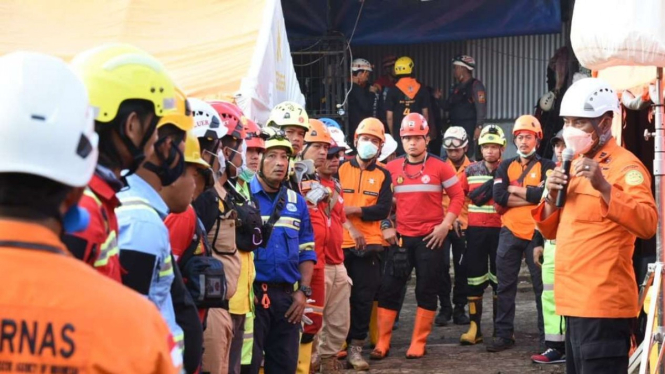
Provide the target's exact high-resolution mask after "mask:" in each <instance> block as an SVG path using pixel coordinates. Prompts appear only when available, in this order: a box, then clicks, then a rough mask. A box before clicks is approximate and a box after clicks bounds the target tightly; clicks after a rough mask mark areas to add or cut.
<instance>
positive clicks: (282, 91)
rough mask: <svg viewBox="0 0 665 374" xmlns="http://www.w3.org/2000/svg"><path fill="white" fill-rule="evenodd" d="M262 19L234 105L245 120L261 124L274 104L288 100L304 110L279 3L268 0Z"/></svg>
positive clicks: (264, 121)
mask: <svg viewBox="0 0 665 374" xmlns="http://www.w3.org/2000/svg"><path fill="white" fill-rule="evenodd" d="M262 18H263V21H262V25H263V27H262V29H261V30H260V31H259V35H258V40H257V42H256V48H255V50H254V55H253V57H252V63H251V65H250V68H249V72H248V73H247V75H246V76H245V77H244V78H243V79H242V81H241V83H240V91H239V92H238V94H237V95H236V103H237V104H238V106H240V108H242V110H243V112H244V113H245V115H246V116H247V117H249V118H252V119H253V120H254V121H256V122H257V123H260V124H265V123H266V121H267V120H268V116H269V114H270V110H271V109H272V108H273V107H274V106H275V105H277V104H279V103H281V102H282V101H287V100H288V101H295V102H297V103H299V104H300V105H302V106H303V107H304V106H305V97H304V96H303V94H302V93H301V92H300V86H299V84H298V78H297V77H296V73H295V71H294V70H293V61H292V59H291V50H290V48H289V42H288V39H287V36H286V26H285V25H284V15H283V14H282V5H281V2H280V1H278V0H268V1H267V2H266V6H265V8H264V9H263V16H262Z"/></svg>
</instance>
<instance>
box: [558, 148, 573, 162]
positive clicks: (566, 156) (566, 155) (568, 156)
mask: <svg viewBox="0 0 665 374" xmlns="http://www.w3.org/2000/svg"><path fill="white" fill-rule="evenodd" d="M574 157H575V151H573V149H572V148H566V149H564V150H563V152H562V153H561V158H562V159H563V161H573V158H574Z"/></svg>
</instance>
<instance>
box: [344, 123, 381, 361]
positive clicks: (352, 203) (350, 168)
mask: <svg viewBox="0 0 665 374" xmlns="http://www.w3.org/2000/svg"><path fill="white" fill-rule="evenodd" d="M384 142H385V130H384V128H383V124H382V123H381V121H379V120H378V119H376V118H372V117H370V118H365V119H364V120H362V121H361V122H360V124H358V129H356V134H355V142H354V144H355V147H356V149H357V150H358V154H357V155H356V157H355V158H353V159H351V160H350V161H347V162H345V163H343V164H342V165H341V166H340V167H339V179H340V182H341V183H342V190H343V191H344V199H345V201H344V211H345V213H346V218H347V221H346V224H345V227H344V228H345V230H344V242H343V244H342V247H343V248H344V265H345V266H346V270H347V271H348V274H349V277H350V278H351V280H352V281H353V286H352V288H351V298H350V301H351V327H350V329H349V335H348V338H347V344H348V347H349V348H348V357H347V361H348V362H349V364H350V365H351V366H353V367H354V369H356V370H368V369H369V364H368V363H367V361H365V360H364V359H363V357H362V347H363V344H364V343H365V339H367V333H368V332H369V321H370V318H371V315H372V301H373V300H374V296H375V295H376V292H377V291H378V289H379V285H380V282H381V277H380V275H381V264H380V261H379V257H378V252H381V251H383V233H382V232H381V221H382V220H384V219H386V218H388V215H389V214H390V210H391V208H392V200H393V191H392V183H391V180H390V174H389V173H388V171H387V170H386V169H384V168H382V167H380V166H378V165H377V164H376V161H377V158H378V157H379V155H380V150H381V147H382V146H383V143H384Z"/></svg>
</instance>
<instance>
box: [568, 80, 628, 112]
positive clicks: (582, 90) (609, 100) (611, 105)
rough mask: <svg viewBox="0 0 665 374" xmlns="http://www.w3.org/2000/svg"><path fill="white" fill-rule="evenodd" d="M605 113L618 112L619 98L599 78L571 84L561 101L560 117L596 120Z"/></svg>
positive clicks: (607, 84)
mask: <svg viewBox="0 0 665 374" xmlns="http://www.w3.org/2000/svg"><path fill="white" fill-rule="evenodd" d="M606 112H615V113H618V112H619V98H618V97H617V94H616V92H614V90H613V89H612V87H610V85H609V83H607V82H606V81H604V80H602V79H600V78H584V79H580V80H578V81H577V82H575V83H573V84H572V85H571V86H570V87H569V88H568V90H567V91H566V94H565V95H564V96H563V100H561V110H560V112H559V115H560V116H561V117H579V118H598V117H600V116H602V115H603V114H605V113H606Z"/></svg>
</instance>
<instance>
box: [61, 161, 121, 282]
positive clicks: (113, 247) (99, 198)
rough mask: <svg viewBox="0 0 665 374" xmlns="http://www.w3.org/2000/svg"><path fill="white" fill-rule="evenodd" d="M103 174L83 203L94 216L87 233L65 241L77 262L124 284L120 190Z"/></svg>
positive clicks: (95, 178) (97, 174)
mask: <svg viewBox="0 0 665 374" xmlns="http://www.w3.org/2000/svg"><path fill="white" fill-rule="evenodd" d="M102 173H103V172H102V171H100V170H99V168H98V171H97V172H95V174H94V175H93V176H92V179H91V180H90V183H89V184H88V188H86V190H85V192H84V195H83V197H82V198H81V201H80V202H79V206H80V207H81V208H84V209H85V210H87V211H88V213H89V214H90V224H89V225H88V227H87V228H86V229H85V230H84V231H81V232H78V233H76V234H72V235H65V236H64V237H63V241H64V242H65V244H66V245H67V248H68V249H69V251H70V252H71V253H72V254H73V255H74V256H75V257H76V258H78V259H79V260H82V261H84V262H86V263H87V264H89V265H91V266H93V267H94V268H95V269H97V271H99V272H100V273H102V274H104V275H106V276H107V277H109V278H111V279H114V280H116V281H118V282H121V279H120V274H121V267H120V250H119V248H118V220H117V218H116V215H115V208H117V207H118V206H119V205H120V202H119V201H118V198H117V197H116V196H115V194H116V189H114V188H113V187H112V185H111V184H110V183H111V181H108V180H105V178H104V177H103V176H102ZM117 182H118V183H119V181H117Z"/></svg>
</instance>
